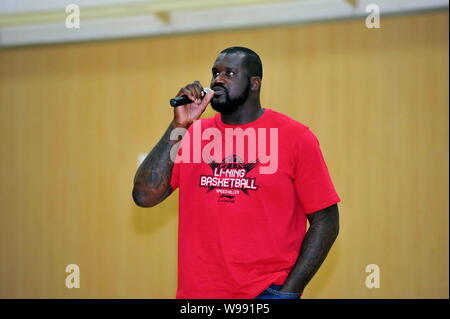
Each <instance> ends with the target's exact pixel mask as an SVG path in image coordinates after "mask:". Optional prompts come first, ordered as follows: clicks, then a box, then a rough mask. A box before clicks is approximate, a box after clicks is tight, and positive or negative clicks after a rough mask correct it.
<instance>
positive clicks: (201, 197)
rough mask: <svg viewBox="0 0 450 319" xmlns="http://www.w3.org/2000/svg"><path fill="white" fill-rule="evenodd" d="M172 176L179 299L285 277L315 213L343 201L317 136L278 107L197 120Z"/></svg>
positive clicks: (242, 294) (253, 290) (255, 289)
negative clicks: (250, 115)
mask: <svg viewBox="0 0 450 319" xmlns="http://www.w3.org/2000/svg"><path fill="white" fill-rule="evenodd" d="M170 184H171V187H172V189H173V190H175V189H176V188H178V187H179V224H178V245H179V247H178V289H177V294H176V298H192V299H199V298H208V299H218V298H223V299H234V298H240V299H245V298H254V297H256V296H257V295H259V294H260V293H261V292H262V291H263V290H265V289H266V288H267V287H269V286H270V285H271V284H278V285H282V284H283V283H284V281H285V280H286V277H287V276H288V274H289V272H290V271H291V269H292V267H293V266H294V264H295V262H296V260H297V257H298V256H299V252H300V248H301V244H302V241H303V238H304V236H305V233H306V226H307V218H306V214H310V213H314V212H316V211H319V210H321V209H324V208H326V207H329V206H331V205H333V204H335V203H338V202H340V198H339V196H338V194H337V193H336V191H335V188H334V186H333V183H332V180H331V178H330V175H329V172H328V168H327V165H326V164H325V160H324V158H323V155H322V152H321V150H320V145H319V142H318V140H317V138H316V136H315V135H314V134H313V133H312V132H311V130H310V129H309V128H308V127H307V126H305V125H303V124H301V123H299V122H297V121H295V120H293V119H291V118H289V117H288V116H286V115H283V114H281V113H279V112H276V111H273V110H271V109H269V108H265V109H264V113H263V114H262V115H261V116H260V117H259V118H258V119H256V120H255V121H253V122H250V123H247V124H243V125H227V124H225V123H223V122H222V120H221V116H220V114H217V115H216V116H214V117H211V118H206V119H201V120H199V121H196V122H194V124H193V125H191V126H190V127H189V129H188V131H187V133H186V134H185V135H184V137H183V140H182V142H181V147H180V150H179V151H178V153H177V160H176V163H175V165H174V168H173V171H172V178H171V182H170Z"/></svg>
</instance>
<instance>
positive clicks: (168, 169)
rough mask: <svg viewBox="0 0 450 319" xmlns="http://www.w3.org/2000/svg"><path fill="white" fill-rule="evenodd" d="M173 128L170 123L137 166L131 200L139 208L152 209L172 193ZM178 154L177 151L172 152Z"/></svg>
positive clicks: (174, 142)
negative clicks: (171, 137) (171, 154)
mask: <svg viewBox="0 0 450 319" xmlns="http://www.w3.org/2000/svg"><path fill="white" fill-rule="evenodd" d="M174 128H175V126H174V124H173V123H170V125H169V127H168V128H167V130H166V132H165V133H164V135H163V136H162V138H161V139H160V140H159V142H158V144H156V146H155V147H154V148H153V150H152V151H151V152H150V153H149V154H148V155H147V157H146V158H145V159H144V161H143V162H142V164H141V165H140V166H139V168H138V170H137V172H136V175H135V177H134V187H133V200H134V202H135V203H136V204H137V205H138V206H141V207H152V206H155V205H156V204H158V203H160V202H161V201H163V200H164V199H165V198H166V197H167V196H169V195H170V194H171V193H172V187H171V186H170V179H171V177H172V169H173V165H174V163H173V162H172V160H171V159H170V150H171V149H172V147H179V145H175V144H176V143H177V141H174V140H170V133H171V132H172V129H174ZM174 151H176V152H178V149H176V150H174ZM175 154H176V153H175Z"/></svg>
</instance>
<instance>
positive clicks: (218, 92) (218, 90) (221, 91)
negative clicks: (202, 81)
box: [213, 87, 226, 95]
mask: <svg viewBox="0 0 450 319" xmlns="http://www.w3.org/2000/svg"><path fill="white" fill-rule="evenodd" d="M213 90H214V95H222V94H225V93H226V90H225V89H224V88H221V87H215V88H213Z"/></svg>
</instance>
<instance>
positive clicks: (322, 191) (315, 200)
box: [294, 129, 341, 214]
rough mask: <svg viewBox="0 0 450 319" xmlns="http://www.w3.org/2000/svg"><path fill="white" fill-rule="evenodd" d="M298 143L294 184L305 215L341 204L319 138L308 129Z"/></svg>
mask: <svg viewBox="0 0 450 319" xmlns="http://www.w3.org/2000/svg"><path fill="white" fill-rule="evenodd" d="M297 142H298V144H297V147H296V151H297V154H296V157H297V158H296V164H295V171H294V174H295V176H294V184H295V190H296V192H297V195H298V197H299V200H300V203H301V205H302V207H303V211H304V212H305V214H311V213H314V212H316V211H319V210H321V209H324V208H327V207H329V206H331V205H333V204H336V203H338V202H340V201H341V200H340V198H339V196H338V194H337V193H336V190H335V188H334V185H333V182H332V181H331V177H330V174H329V172H328V168H327V165H326V163H325V160H324V157H323V155H322V151H321V150H320V144H319V141H318V139H317V137H316V136H315V135H314V134H313V132H311V130H309V129H306V130H305V131H304V133H303V134H302V136H301V137H300V139H299V140H298V141H297Z"/></svg>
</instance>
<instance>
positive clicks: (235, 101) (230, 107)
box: [211, 81, 250, 114]
mask: <svg viewBox="0 0 450 319" xmlns="http://www.w3.org/2000/svg"><path fill="white" fill-rule="evenodd" d="M222 89H223V90H224V94H223V95H221V96H219V97H218V99H220V98H222V99H223V98H224V100H225V101H223V102H218V101H214V98H213V99H212V100H211V107H212V108H213V109H214V110H215V111H217V112H220V113H222V114H231V113H233V112H234V111H236V110H237V109H238V108H239V106H241V105H242V104H243V103H244V102H245V101H247V98H248V95H249V93H250V81H249V82H247V86H246V87H245V89H244V91H243V92H242V94H241V95H239V96H237V97H234V98H230V95H229V94H228V91H227V90H225V88H223V87H222Z"/></svg>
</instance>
